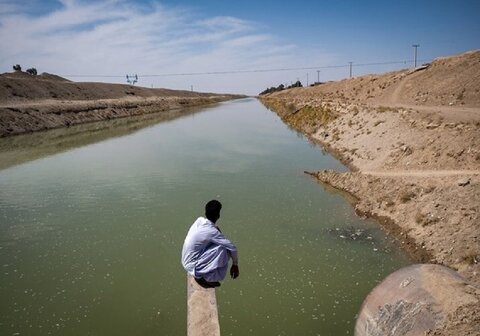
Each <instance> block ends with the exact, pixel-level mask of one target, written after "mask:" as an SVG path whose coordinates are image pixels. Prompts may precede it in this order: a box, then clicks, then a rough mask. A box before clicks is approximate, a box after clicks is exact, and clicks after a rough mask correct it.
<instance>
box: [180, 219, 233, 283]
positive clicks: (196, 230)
mask: <svg viewBox="0 0 480 336" xmlns="http://www.w3.org/2000/svg"><path fill="white" fill-rule="evenodd" d="M211 244H215V245H221V246H223V247H224V248H226V249H227V250H228V251H229V254H230V256H231V258H232V261H233V264H234V265H237V264H238V253H237V248H236V247H235V245H233V243H232V242H231V241H230V240H228V239H227V238H225V236H224V235H223V233H221V232H220V230H219V229H218V228H217V227H216V226H215V224H214V223H213V222H212V221H210V220H209V219H207V218H204V217H198V218H197V220H196V221H195V222H194V223H193V224H192V226H191V227H190V230H188V233H187V237H185V242H184V243H183V249H182V265H183V268H185V270H186V271H187V272H188V273H189V274H191V275H193V276H195V265H196V263H197V261H198V259H199V258H201V255H202V253H203V252H204V251H205V249H206V248H207V246H209V245H211Z"/></svg>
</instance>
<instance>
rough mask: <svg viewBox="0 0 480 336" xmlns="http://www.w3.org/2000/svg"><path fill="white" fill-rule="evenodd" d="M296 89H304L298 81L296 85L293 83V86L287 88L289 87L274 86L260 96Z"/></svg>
mask: <svg viewBox="0 0 480 336" xmlns="http://www.w3.org/2000/svg"><path fill="white" fill-rule="evenodd" d="M296 87H303V85H302V82H300V81H296V82H295V83H293V84H292V85H290V86H287V87H285V85H283V84H280V85H279V86H277V87H274V86H272V87H271V88H268V89H265V90H263V91H262V92H260V95H264V94H267V93H272V92H277V91H282V90H285V89H291V88H296Z"/></svg>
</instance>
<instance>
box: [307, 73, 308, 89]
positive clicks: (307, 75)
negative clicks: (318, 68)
mask: <svg viewBox="0 0 480 336" xmlns="http://www.w3.org/2000/svg"><path fill="white" fill-rule="evenodd" d="M307 86H308V72H307Z"/></svg>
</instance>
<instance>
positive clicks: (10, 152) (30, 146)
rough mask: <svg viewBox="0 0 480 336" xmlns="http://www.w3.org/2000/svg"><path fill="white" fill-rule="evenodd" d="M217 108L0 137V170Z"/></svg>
mask: <svg viewBox="0 0 480 336" xmlns="http://www.w3.org/2000/svg"><path fill="white" fill-rule="evenodd" d="M217 105H218V104H213V105H209V106H197V107H191V108H186V109H175V110H170V111H162V112H158V113H150V114H145V115H141V116H133V117H126V118H118V119H112V120H105V121H99V122H93V123H87V124H81V125H75V126H71V127H68V128H58V129H53V130H47V131H42V132H35V133H28V134H21V135H17V136H12V137H6V138H0V170H1V169H6V168H9V167H12V166H15V165H18V164H22V163H26V162H29V161H33V160H36V159H39V158H42V157H45V156H49V155H54V154H57V153H61V152H65V151H68V150H70V149H73V148H77V147H82V146H86V145H90V144H93V143H97V142H101V141H104V140H107V139H110V138H115V137H120V136H124V135H128V134H131V133H134V132H137V131H138V130H141V129H143V128H146V127H150V126H153V125H155V124H158V123H161V122H168V121H171V120H174V119H179V118H183V117H187V116H191V115H192V114H195V113H198V112H200V111H203V110H206V109H208V108H209V107H215V106H217Z"/></svg>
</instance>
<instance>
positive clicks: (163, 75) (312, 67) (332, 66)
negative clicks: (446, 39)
mask: <svg viewBox="0 0 480 336" xmlns="http://www.w3.org/2000/svg"><path fill="white" fill-rule="evenodd" d="M418 61H420V62H427V61H430V60H427V59H424V60H418ZM407 63H412V61H390V62H376V63H358V64H357V63H355V64H354V65H353V66H355V67H365V66H376V65H393V64H407ZM350 66H351V65H350V63H347V64H341V65H324V66H308V67H292V68H273V69H252V70H229V71H205V72H179V73H163V74H144V75H138V77H176V76H203V75H230V74H245V73H262V72H281V71H296V70H317V69H340V68H346V67H350ZM61 76H64V77H103V78H119V77H125V75H61Z"/></svg>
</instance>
